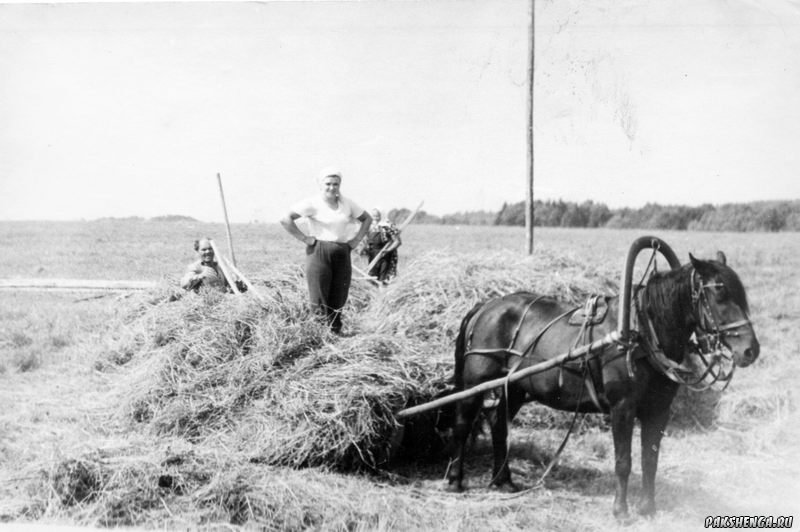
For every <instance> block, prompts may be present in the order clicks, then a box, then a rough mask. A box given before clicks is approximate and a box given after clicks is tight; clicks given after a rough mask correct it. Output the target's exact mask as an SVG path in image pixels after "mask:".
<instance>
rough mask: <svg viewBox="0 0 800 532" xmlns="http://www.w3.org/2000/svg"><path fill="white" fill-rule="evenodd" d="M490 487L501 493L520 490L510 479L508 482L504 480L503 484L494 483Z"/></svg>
mask: <svg viewBox="0 0 800 532" xmlns="http://www.w3.org/2000/svg"><path fill="white" fill-rule="evenodd" d="M490 488H491V489H493V490H495V491H499V492H501V493H517V492H518V491H519V486H517V485H516V484H514V483H513V482H511V481H510V480H509V481H508V482H503V483H502V484H492V485H491V486H490Z"/></svg>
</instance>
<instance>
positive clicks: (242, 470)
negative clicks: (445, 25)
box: [0, 221, 800, 531]
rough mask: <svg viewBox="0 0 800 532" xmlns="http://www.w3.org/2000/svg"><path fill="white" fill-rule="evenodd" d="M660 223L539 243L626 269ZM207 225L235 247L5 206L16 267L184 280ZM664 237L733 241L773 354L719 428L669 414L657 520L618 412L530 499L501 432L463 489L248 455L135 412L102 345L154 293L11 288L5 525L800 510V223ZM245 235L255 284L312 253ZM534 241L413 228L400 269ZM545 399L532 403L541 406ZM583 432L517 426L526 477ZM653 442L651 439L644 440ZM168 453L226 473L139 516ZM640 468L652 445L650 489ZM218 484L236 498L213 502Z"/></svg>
mask: <svg viewBox="0 0 800 532" xmlns="http://www.w3.org/2000/svg"><path fill="white" fill-rule="evenodd" d="M642 234H643V233H642V232H641V231H615V230H573V229H537V232H536V235H535V248H536V251H535V253H536V254H539V255H546V256H548V257H551V258H553V261H555V262H552V261H551V262H550V263H548V264H551V263H552V264H558V261H563V262H564V263H565V264H566V263H569V264H580V265H582V268H584V269H585V270H586V271H587V272H589V273H591V272H594V271H599V272H608V271H611V272H617V271H621V268H622V264H623V260H624V257H625V253H626V251H627V249H628V246H629V245H630V243H631V242H632V241H633V240H634V239H635V238H637V237H639V236H641V235H642ZM205 235H207V236H211V237H213V238H215V240H216V241H217V243H218V244H219V245H220V247H222V248H223V249H226V248H227V243H226V239H225V232H224V228H223V226H222V225H220V224H201V223H196V224H192V223H183V222H181V223H152V222H131V221H98V222H63V223H46V222H0V249H2V250H3V253H2V254H0V268H2V271H3V277H39V278H85V279H120V280H122V279H127V280H157V281H160V282H161V284H162V286H164V287H165V286H167V285H169V284H174V283H175V282H176V280H177V278H178V277H179V275H180V274H181V273H182V271H183V268H184V266H185V265H186V264H187V263H189V262H191V261H192V260H193V259H194V252H193V250H192V240H193V239H194V238H197V237H199V236H205ZM657 236H660V237H661V238H663V239H664V240H665V241H666V242H668V243H669V244H670V245H671V246H672V247H673V249H674V250H675V251H676V253H677V254H678V256H679V257H680V258H681V260H682V261H686V260H687V258H688V253H690V252H691V253H693V254H694V255H696V256H698V257H701V258H710V257H713V255H714V253H715V252H716V251H717V250H718V249H720V250H722V251H724V252H725V253H726V255H727V257H728V262H729V264H730V265H731V266H732V267H733V268H734V269H735V270H736V271H737V273H739V275H740V277H741V278H742V281H743V282H744V284H745V287H746V288H747V291H748V297H749V300H750V305H751V313H752V319H753V323H754V327H755V330H756V332H757V333H758V334H759V339H760V341H761V348H762V351H761V357H760V359H759V360H758V361H757V362H756V363H755V364H754V365H753V366H752V367H750V368H747V369H743V370H740V371H738V372H737V374H736V377H735V379H734V382H733V384H732V385H731V386H730V387H729V388H728V389H727V390H726V391H725V392H724V396H723V399H722V400H721V401H720V403H719V406H718V412H717V415H716V417H715V421H714V423H713V424H712V425H711V426H710V427H707V428H702V429H701V428H699V427H694V428H691V427H690V428H681V429H677V428H673V429H668V434H667V437H666V438H665V440H664V443H663V452H662V454H661V460H660V467H659V474H658V477H657V490H656V501H657V504H658V505H659V512H658V513H657V515H656V516H655V517H654V518H652V519H644V518H638V517H633V518H632V519H631V521H630V522H628V523H624V524H620V523H617V522H616V521H615V520H614V519H613V517H612V516H611V501H612V498H613V489H614V476H613V447H612V444H611V436H610V433H608V432H607V431H606V430H605V428H604V427H603V425H602V424H598V423H594V424H584V425H583V426H582V427H581V429H580V430H579V431H578V432H577V433H576V434H575V435H574V436H573V438H572V439H571V440H570V443H569V445H568V446H567V449H566V450H565V452H564V454H563V455H562V458H561V460H560V462H559V465H558V466H557V468H556V469H555V470H554V472H553V473H552V474H551V476H550V477H549V478H548V480H547V482H546V484H545V487H544V488H537V489H534V490H531V491H527V492H525V493H524V494H521V495H516V496H510V495H503V494H499V493H496V492H493V491H491V490H489V489H487V488H485V485H486V484H487V483H488V479H489V474H490V467H491V465H490V460H491V459H490V446H489V444H488V442H487V441H485V438H484V437H483V436H481V437H479V439H478V442H477V444H476V449H475V451H474V452H473V457H472V459H471V460H470V462H469V463H468V469H467V471H468V473H467V474H468V478H469V485H470V487H471V489H469V490H468V491H467V492H466V493H464V494H458V495H453V494H449V493H445V492H444V491H443V490H442V488H443V484H444V481H443V480H442V478H443V475H444V471H445V468H446V462H434V463H417V462H415V463H409V464H404V465H402V466H401V467H398V468H397V469H395V470H392V471H389V472H384V473H382V474H379V475H369V474H345V473H337V472H335V471H333V470H331V469H329V468H301V469H291V468H285V467H274V466H264V465H259V464H257V463H249V462H247V461H246V460H244V461H243V460H240V459H239V458H240V455H239V451H237V450H235V449H234V447H235V440H234V439H231V438H230V434H228V435H226V436H225V438H228V439H225V438H222V437H220V438H219V439H213V438H206V439H204V440H203V441H199V442H198V441H189V440H187V439H186V438H175V437H174V436H170V437H153V435H152V434H150V433H147V432H144V431H141V430H137V429H136V427H131V426H129V425H126V424H124V423H120V422H119V420H118V416H117V412H118V410H119V408H120V405H119V404H118V402H119V401H120V396H119V393H118V392H119V390H120V389H123V388H124V387H125V386H128V383H129V379H130V378H131V376H130V374H129V373H126V371H125V370H121V371H111V372H108V371H99V370H98V369H97V367H98V366H97V361H98V358H99V357H101V356H102V355H103V353H105V352H107V351H108V350H109V349H110V346H113V345H114V342H119V341H120V337H121V336H124V335H125V334H126V333H127V331H126V330H125V329H124V327H123V323H124V320H125V319H126V317H128V316H130V314H131V312H133V311H134V310H135V308H136V307H135V305H136V304H137V302H139V301H140V300H141V297H142V296H141V295H137V296H133V297H129V298H118V297H116V296H111V295H109V296H106V297H102V298H92V297H91V296H92V294H75V293H42V292H8V291H0V521H12V522H16V523H22V522H26V521H35V522H37V523H40V524H41V523H57V524H62V525H83V526H101V525H127V526H136V527H142V528H160V529H175V528H178V529H181V528H196V527H201V528H218V529H230V528H237V527H242V528H253V529H261V528H275V529H306V528H310V529H324V530H328V529H342V530H344V529H347V530H398V529H400V530H487V529H490V530H522V529H525V530H530V529H538V530H647V531H649V530H663V529H686V530H699V529H702V528H703V524H704V520H705V517H706V516H708V515H784V516H786V515H795V516H796V514H798V513H799V512H798V511H797V510H800V465H798V462H797V460H796V456H797V454H798V451H800V423H798V421H800V419H798V413H797V401H798V398H797V391H796V390H797V386H796V384H795V383H796V382H798V379H800V348H799V347H798V345H800V328H799V327H798V325H800V282H798V277H797V273H796V272H797V271H798V268H800V238H798V235H797V234H796V233H785V234H729V233H697V232H691V233H690V232H659V233H658V234H657ZM233 237H234V245H235V251H236V258H237V262H238V264H239V267H240V269H241V270H243V271H244V272H245V273H247V274H248V276H249V277H251V279H253V280H255V281H258V282H268V281H269V280H270V278H271V277H274V276H275V275H276V274H275V272H277V271H278V270H280V271H285V270H286V268H287V267H291V265H299V264H301V263H302V260H303V250H302V247H301V246H300V245H299V244H298V243H297V242H296V241H294V240H293V239H291V238H290V237H288V236H287V235H286V234H284V233H283V232H282V230H281V229H280V228H279V227H278V226H277V224H274V225H234V227H233ZM523 250H524V233H523V230H522V229H520V228H504V227H453V226H415V225H412V226H410V227H409V228H408V229H407V231H406V232H405V234H404V245H403V247H402V248H401V262H400V277H399V278H398V280H397V283H403V282H405V281H406V280H407V279H409V278H410V277H412V274H413V273H414V272H416V271H421V270H422V269H424V268H425V267H426V266H427V265H429V264H433V265H435V264H440V262H437V261H439V260H440V259H441V257H456V259H457V261H458V262H459V263H463V264H467V265H469V264H470V263H471V261H477V260H478V259H479V258H480V257H486V256H495V254H500V255H497V256H500V257H504V258H506V259H508V257H509V256H510V257H512V260H513V257H516V256H517V255H518V256H519V260H520V261H522V260H523V258H524V254H523ZM357 264H361V265H362V266H363V262H357ZM442 264H449V263H447V262H442ZM538 273H540V274H541V275H542V276H544V277H546V278H548V279H555V280H557V279H558V278H559V276H562V275H564V273H563V272H562V271H561V270H560V269H559V268H558V267H557V266H556V267H553V268H552V271H547V272H538ZM448 274H449V272H447V271H442V272H435V273H433V274H431V284H434V285H435V284H436V283H440V282H441V283H443V282H445V281H444V280H445V279H446V277H447V275H448ZM554 282H555V281H554ZM302 289H303V287H302V286H301V287H299V288H298V290H299V292H298V293H302ZM162 292H163V289H162ZM380 297H382V295H381V294H378V293H376V292H374V291H371V290H369V289H368V288H367V287H365V286H363V285H360V286H357V287H356V288H355V289H354V294H353V298H354V299H355V300H357V301H359V303H358V304H357V305H351V307H350V314H349V315H348V316H347V319H348V320H349V321H348V323H349V324H350V325H348V326H350V327H355V330H356V332H358V333H366V332H368V331H367V329H366V327H367V326H366V325H364V324H365V323H373V322H374V319H373V322H368V321H365V320H364V319H362V317H360V316H358V315H357V314H358V313H359V312H360V311H361V310H363V309H368V308H380V307H379V306H375V305H376V304H377V302H379V301H377V298H380ZM370 305H373V306H370ZM399 310H401V309H399ZM373 318H374V317H373ZM378 318H380V317H378ZM378 321H380V320H379V319H378ZM456 326H457V323H452V324H451V325H449V327H456ZM420 327H424V324H420ZM434 332H435V331H434ZM357 338H358V336H356V339H357ZM428 343H429V344H431V345H433V348H435V350H441V351H442V353H441V356H442V357H443V360H449V359H450V357H451V354H450V353H451V351H452V346H451V342H450V339H449V338H446V337H444V336H443V337H442V338H436V337H434V336H431V338H430V340H429V341H428ZM532 408H534V407H532V406H528V407H526V408H525V409H523V413H522V414H521V418H525V417H526V410H529V409H532ZM237 430H238V429H237ZM563 433H564V431H563V429H562V428H561V426H560V425H558V424H541V423H539V424H537V423H517V424H516V425H515V427H514V428H513V429H512V434H511V454H512V460H513V461H512V464H511V467H512V471H513V472H514V473H515V475H516V478H517V480H518V481H519V482H520V483H521V484H522V485H523V486H525V487H530V486H531V485H532V484H533V483H534V482H535V481H536V479H537V478H538V475H540V474H541V472H542V470H543V468H544V464H546V462H547V460H548V459H549V457H550V456H552V453H553V452H554V450H555V448H556V447H557V446H558V443H559V442H560V439H561V438H562V437H563ZM637 445H638V436H635V441H634V449H636V446H637ZM165 449H167V450H168V449H171V450H172V452H174V451H175V449H182V450H184V451H185V452H186V453H190V454H191V455H192V456H193V457H194V460H195V462H194V463H195V465H196V468H197V470H198V471H199V470H203V471H204V474H205V475H206V476H208V478H205V480H203V481H199V480H198V481H197V483H198V486H199V487H198V489H197V490H195V491H193V492H191V493H188V492H187V493H174V492H169V493H167V494H165V493H166V492H164V493H162V492H160V491H157V490H156V491H154V493H156V495H157V496H156V497H155V498H154V499H152V500H155V501H158V504H157V505H156V506H147V505H144V504H143V503H142V504H140V507H141V508H140V511H139V512H138V513H131V512H127V513H126V511H127V510H126V509H125V504H129V503H130V500H129V499H130V498H131V497H133V496H131V495H130V493H129V492H125V491H124V490H123V489H121V488H119V486H124V485H125V483H126V482H127V483H128V484H130V485H135V484H137V483H142V482H143V479H145V478H150V477H147V475H145V474H144V473H143V471H144V472H149V471H150V470H151V469H152V468H153V467H156V466H154V465H153V464H156V465H157V464H158V460H159V457H163V456H164V453H165V452H166V451H165ZM182 452H183V451H182ZM87 455H91V456H93V457H96V461H97V463H111V464H114V465H115V467H117V469H115V471H117V472H119V471H126V472H127V473H125V474H124V475H123V474H122V473H118V475H117V477H115V478H114V479H112V480H110V481H109V486H110V485H111V484H113V483H114V482H116V483H117V484H114V485H115V486H118V489H117V491H112V490H111V488H108V490H106V491H107V493H106V494H104V495H103V497H101V499H102V501H103V504H104V506H103V507H102V508H101V507H100V502H98V501H96V500H95V501H94V502H92V503H89V502H87V503H84V504H72V505H70V504H65V503H64V502H63V501H61V500H59V497H58V493H57V486H54V484H53V482H52V479H53V478H55V477H54V470H55V469H56V468H57V467H58V466H59V465H63V464H64V463H66V462H68V461H69V460H70V459H73V458H75V457H81V456H87ZM148 474H150V473H148ZM152 474H155V475H156V476H155V478H161V477H159V476H158V474H156V473H152ZM125 475H127V476H125ZM639 478H640V477H639V468H638V453H637V452H636V451H635V453H634V473H633V475H632V478H631V502H635V499H636V495H637V492H638V485H639ZM42 479H45V480H44V481H43V480H42ZM154 489H155V488H154ZM43 490H44V492H43ZM48 490H49V491H48ZM120 493H125V494H126V495H125V497H123V496H122V495H119V494H120ZM136 493H137V495H136V497H139V498H143V497H144V495H142V494H141V493H140V492H136ZM231 494H234V495H236V496H235V497H234V496H233V495H231ZM117 495H119V496H118V497H117V499H114V497H115V496H117ZM126 497H127V498H126ZM134 498H135V497H134ZM148 500H150V499H148ZM211 500H214V501H216V502H215V504H216V505H217V507H221V508H226V509H227V510H226V511H225V512H219V511H214V512H211V511H210V510H207V508H210V507H211V506H212V505H211V504H210V502H209V501H211ZM231 501H233V502H231ZM140 502H141V501H140ZM148 504H149V503H148ZM242 505H244V506H245V507H246V511H245V510H243V509H242V508H241V506H242ZM231 508H238V510H237V511H233V510H231ZM247 508H249V509H247ZM266 509H269V510H266ZM242 516H246V518H242Z"/></svg>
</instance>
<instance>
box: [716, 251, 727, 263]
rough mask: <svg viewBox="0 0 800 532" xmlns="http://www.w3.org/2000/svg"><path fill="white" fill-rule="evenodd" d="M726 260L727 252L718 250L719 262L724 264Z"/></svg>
mask: <svg viewBox="0 0 800 532" xmlns="http://www.w3.org/2000/svg"><path fill="white" fill-rule="evenodd" d="M726 260H727V259H726V258H725V254H724V253H723V252H721V251H717V262H719V263H720V264H722V265H723V266H724V265H725V262H726Z"/></svg>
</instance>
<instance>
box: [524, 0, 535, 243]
mask: <svg viewBox="0 0 800 532" xmlns="http://www.w3.org/2000/svg"><path fill="white" fill-rule="evenodd" d="M535 22H536V0H531V26H530V29H529V30H528V185H527V187H526V194H525V234H526V237H527V249H528V255H532V254H533V71H534V68H533V67H534V63H533V62H534V52H535V50H534V43H535V39H534V35H535V29H534V25H535Z"/></svg>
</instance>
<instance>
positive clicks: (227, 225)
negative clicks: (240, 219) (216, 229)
mask: <svg viewBox="0 0 800 532" xmlns="http://www.w3.org/2000/svg"><path fill="white" fill-rule="evenodd" d="M217 183H218V184H219V197H220V199H222V212H223V213H224V214H225V230H226V231H227V233H228V249H229V250H230V252H231V262H232V263H233V265H234V266H236V255H234V254H233V239H232V238H231V224H230V222H228V208H227V207H226V206H225V193H224V192H223V191H222V177H221V176H220V175H219V172H217Z"/></svg>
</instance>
